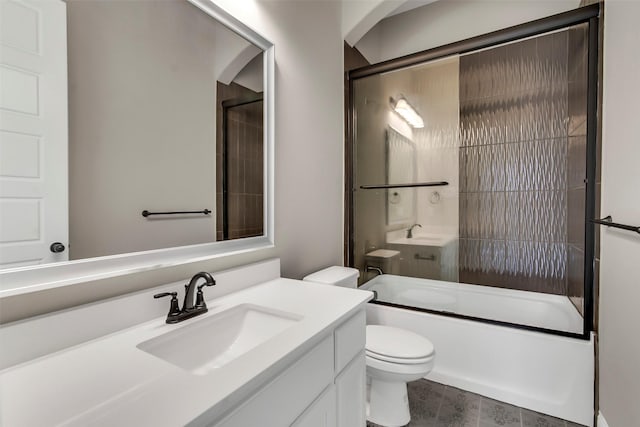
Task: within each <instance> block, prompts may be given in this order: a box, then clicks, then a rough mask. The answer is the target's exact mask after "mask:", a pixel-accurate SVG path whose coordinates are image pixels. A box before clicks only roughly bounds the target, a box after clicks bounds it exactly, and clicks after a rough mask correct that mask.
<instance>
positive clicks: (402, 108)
mask: <svg viewBox="0 0 640 427" xmlns="http://www.w3.org/2000/svg"><path fill="white" fill-rule="evenodd" d="M389 99H390V102H391V108H393V111H395V112H396V113H398V114H399V115H400V117H402V118H403V119H404V120H405V121H406V122H407V123H409V125H411V127H414V128H416V129H419V128H423V127H424V120H422V117H421V116H420V114H418V112H417V111H416V110H415V109H414V108H413V107H412V106H411V104H409V101H407V99H406V98H405V97H404V96H402V95H401V96H400V98H398V99H397V100H395V99H393V98H389Z"/></svg>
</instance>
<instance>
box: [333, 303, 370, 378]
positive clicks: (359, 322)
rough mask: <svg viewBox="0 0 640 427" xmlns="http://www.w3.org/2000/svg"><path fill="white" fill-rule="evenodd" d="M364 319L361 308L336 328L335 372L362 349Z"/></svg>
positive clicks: (364, 327) (364, 334)
mask: <svg viewBox="0 0 640 427" xmlns="http://www.w3.org/2000/svg"><path fill="white" fill-rule="evenodd" d="M366 320H367V318H366V315H365V311H364V309H361V310H360V311H359V312H358V313H357V314H355V315H354V316H353V317H351V318H350V319H349V320H347V321H346V322H344V323H343V324H342V325H340V326H339V327H338V328H336V331H335V339H336V361H335V363H336V374H338V373H339V372H340V371H342V370H343V369H344V367H345V366H347V363H349V361H351V359H353V358H354V357H355V356H356V355H357V354H358V353H360V352H361V351H362V350H364V345H365V340H366V323H367V322H366Z"/></svg>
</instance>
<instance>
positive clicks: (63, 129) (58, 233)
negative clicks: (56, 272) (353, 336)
mask: <svg viewBox="0 0 640 427" xmlns="http://www.w3.org/2000/svg"><path fill="white" fill-rule="evenodd" d="M66 36H67V30H66V5H65V3H64V2H63V1H62V0H0V268H9V267H20V266H25V265H32V264H42V263H49V262H54V261H65V260H67V259H68V253H69V251H68V249H67V247H68V239H69V237H68V235H69V231H68V186H67V161H68V160H67V139H68V124H67V120H68V119H67V41H66Z"/></svg>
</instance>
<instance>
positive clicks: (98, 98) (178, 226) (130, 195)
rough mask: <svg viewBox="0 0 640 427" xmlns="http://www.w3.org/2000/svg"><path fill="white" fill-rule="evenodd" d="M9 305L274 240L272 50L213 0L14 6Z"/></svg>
mask: <svg viewBox="0 0 640 427" xmlns="http://www.w3.org/2000/svg"><path fill="white" fill-rule="evenodd" d="M1 7H2V9H3V10H2V13H0V16H2V32H1V34H0V49H1V54H2V58H3V64H2V65H1V66H0V72H1V73H2V80H3V87H2V91H1V93H0V118H1V120H0V127H1V128H0V134H1V139H0V297H2V296H8V295H15V294H16V293H23V292H29V291H34V290H41V289H45V288H49V287H52V286H59V285H64V284H72V283H77V282H78V281H85V280H87V278H104V277H110V276H114V275H119V274H128V273H132V272H135V271H143V270H147V269H150V268H158V267H162V266H169V265H176V264H179V263H184V262H191V261H193V260H200V259H206V258H207V257H216V256H223V255H227V254H231V253H234V252H236V251H246V250H250V249H253V248H262V247H267V246H270V245H273V105H274V100H273V73H274V52H273V45H272V43H270V42H269V41H268V40H266V39H264V38H263V37H262V36H260V35H259V34H257V33H256V32H255V31H253V30H251V29H250V28H248V27H247V26H246V25H244V24H243V23H242V22H240V21H238V20H237V19H235V18H234V17H232V16H231V15H229V14H228V13H226V12H225V11H224V10H222V9H221V8H220V7H218V6H217V5H216V4H214V3H213V2H212V1H211V0H170V1H163V2H144V1H130V2H120V1H110V0H91V1H86V0H66V1H63V0H6V1H3V2H1Z"/></svg>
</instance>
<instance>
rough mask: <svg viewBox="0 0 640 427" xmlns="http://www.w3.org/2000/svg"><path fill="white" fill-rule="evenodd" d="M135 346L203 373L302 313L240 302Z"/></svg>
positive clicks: (264, 338)
mask: <svg viewBox="0 0 640 427" xmlns="http://www.w3.org/2000/svg"><path fill="white" fill-rule="evenodd" d="M195 319H196V320H195V321H194V322H193V323H192V324H190V325H188V326H185V327H182V328H178V329H176V330H174V331H171V332H167V333H166V334H163V335H160V336H157V337H155V338H152V339H150V340H147V341H144V342H142V343H140V344H138V345H137V348H139V349H140V350H142V351H145V352H147V353H149V354H151V355H153V356H155V357H158V358H160V359H162V360H165V361H167V362H169V363H171V364H173V365H175V366H178V367H180V368H182V369H184V370H186V371H189V372H191V373H193V374H196V375H206V374H208V373H210V372H211V371H213V370H216V369H218V368H220V367H222V366H224V365H225V364H227V363H229V362H231V361H233V360H234V359H237V358H238V357H240V356H242V355H243V354H246V353H247V352H249V351H251V350H252V349H254V348H255V347H257V346H258V345H260V344H262V343H264V342H266V341H267V340H269V339H271V338H273V337H275V336H276V335H278V334H280V333H281V332H283V331H285V330H286V329H288V328H290V327H291V326H293V325H294V324H296V323H297V322H298V321H299V320H300V319H302V316H300V315H297V314H293V313H287V312H283V311H279V310H273V309H270V308H267V307H262V306H258V305H253V304H241V305H237V306H235V307H232V308H230V309H228V310H225V311H223V312H221V313H217V314H214V315H213V316H209V317H206V318H203V319H198V318H195Z"/></svg>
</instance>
